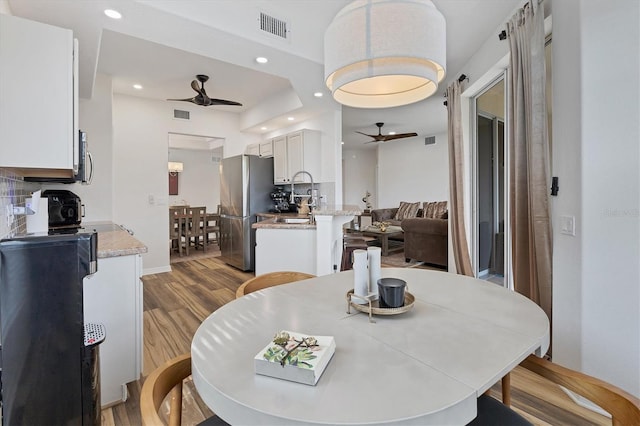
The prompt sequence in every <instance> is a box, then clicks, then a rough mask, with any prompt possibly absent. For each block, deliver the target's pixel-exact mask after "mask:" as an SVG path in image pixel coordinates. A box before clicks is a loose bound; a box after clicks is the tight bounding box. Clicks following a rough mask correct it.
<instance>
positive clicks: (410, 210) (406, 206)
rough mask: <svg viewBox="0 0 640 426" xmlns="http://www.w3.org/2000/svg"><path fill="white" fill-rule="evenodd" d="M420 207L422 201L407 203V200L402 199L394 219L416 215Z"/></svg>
mask: <svg viewBox="0 0 640 426" xmlns="http://www.w3.org/2000/svg"><path fill="white" fill-rule="evenodd" d="M419 208H420V202H418V201H417V202H415V203H407V202H405V201H400V207H398V211H397V212H396V215H395V217H394V218H393V219H394V220H403V219H409V218H410V217H416V213H418V209H419Z"/></svg>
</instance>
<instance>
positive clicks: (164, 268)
mask: <svg viewBox="0 0 640 426" xmlns="http://www.w3.org/2000/svg"><path fill="white" fill-rule="evenodd" d="M163 272H171V265H167V266H160V267H158V268H145V269H143V270H142V276H145V275H151V274H161V273H163Z"/></svg>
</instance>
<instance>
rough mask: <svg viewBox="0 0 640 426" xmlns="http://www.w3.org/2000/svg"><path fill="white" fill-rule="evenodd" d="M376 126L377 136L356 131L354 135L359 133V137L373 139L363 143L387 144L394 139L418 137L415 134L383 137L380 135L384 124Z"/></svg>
mask: <svg viewBox="0 0 640 426" xmlns="http://www.w3.org/2000/svg"><path fill="white" fill-rule="evenodd" d="M376 126H378V134H377V135H369V134H367V133H362V132H358V131H356V133H360V134H361V135H365V136H369V137H371V138H373V140H372V141H369V142H365V143H373V142H387V141H392V140H394V139H402V138H410V137H413V136H418V134H417V133H398V134H396V135H383V134H382V126H384V123H376Z"/></svg>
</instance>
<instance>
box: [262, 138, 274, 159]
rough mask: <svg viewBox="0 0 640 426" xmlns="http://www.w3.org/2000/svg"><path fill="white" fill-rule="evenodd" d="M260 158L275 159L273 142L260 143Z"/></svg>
mask: <svg viewBox="0 0 640 426" xmlns="http://www.w3.org/2000/svg"><path fill="white" fill-rule="evenodd" d="M260 157H264V158H269V157H273V141H266V142H261V143H260Z"/></svg>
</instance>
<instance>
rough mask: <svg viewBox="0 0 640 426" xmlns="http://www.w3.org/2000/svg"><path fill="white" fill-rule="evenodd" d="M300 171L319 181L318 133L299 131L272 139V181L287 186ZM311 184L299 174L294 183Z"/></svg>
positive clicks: (304, 175) (305, 177)
mask: <svg viewBox="0 0 640 426" xmlns="http://www.w3.org/2000/svg"><path fill="white" fill-rule="evenodd" d="M301 170H305V171H307V172H309V173H310V174H311V175H312V176H313V178H314V181H315V182H320V181H321V175H320V171H321V163H320V132H318V131H315V130H299V131H297V132H293V133H289V134H287V135H283V136H279V137H277V138H274V139H273V181H274V183H275V184H283V183H284V184H289V183H291V178H292V176H293V175H294V174H295V173H296V172H299V171H301ZM303 182H311V181H310V179H309V176H307V175H306V174H300V175H298V176H296V180H295V182H294V183H303Z"/></svg>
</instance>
